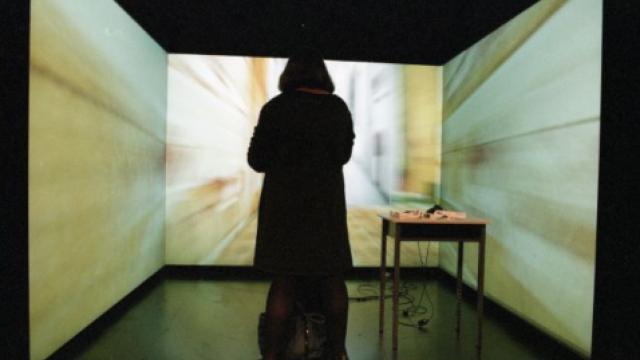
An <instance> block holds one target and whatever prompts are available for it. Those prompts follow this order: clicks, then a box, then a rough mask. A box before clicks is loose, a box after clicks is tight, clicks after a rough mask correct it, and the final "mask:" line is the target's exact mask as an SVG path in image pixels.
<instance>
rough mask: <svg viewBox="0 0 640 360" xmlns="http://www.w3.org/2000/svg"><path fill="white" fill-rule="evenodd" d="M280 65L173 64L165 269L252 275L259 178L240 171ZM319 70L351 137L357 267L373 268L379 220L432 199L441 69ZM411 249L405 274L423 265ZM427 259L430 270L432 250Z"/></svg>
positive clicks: (180, 60)
mask: <svg viewBox="0 0 640 360" xmlns="http://www.w3.org/2000/svg"><path fill="white" fill-rule="evenodd" d="M285 64H286V59H272V58H245V57H232V56H200V55H180V54H172V55H170V56H169V72H168V116H167V117H168V120H167V176H166V179H167V205H166V206H167V212H166V216H167V221H166V224H167V225H166V229H167V241H166V261H167V263H168V264H200V265H211V264H214V265H251V264H252V261H253V251H254V246H255V232H256V226H257V224H256V210H257V204H258V198H259V195H260V189H261V186H262V176H263V175H262V174H258V173H256V172H254V171H253V170H252V169H251V168H250V167H249V166H248V164H247V162H246V154H247V149H248V146H249V141H250V138H251V135H252V133H253V128H254V126H255V125H256V121H257V118H258V113H259V111H260V108H261V107H262V105H263V104H264V103H265V102H266V101H267V100H268V99H270V98H271V97H273V96H275V95H277V94H278V93H279V91H278V90H277V82H278V78H279V76H280V73H281V72H282V70H283V68H284V65H285ZM327 67H328V69H329V72H330V74H331V76H332V77H333V80H334V83H335V85H336V94H337V95H339V96H340V97H341V98H343V99H344V100H345V102H346V103H347V104H348V106H349V108H350V110H351V113H352V116H353V119H354V131H355V133H356V139H355V144H354V148H353V155H352V158H351V160H350V161H349V162H348V163H347V164H346V165H345V166H344V169H343V170H344V175H345V193H346V197H347V206H348V208H349V210H348V220H349V234H350V239H351V246H352V253H353V258H354V265H355V266H376V265H377V264H379V261H380V260H379V246H380V224H379V219H378V218H377V217H376V216H375V214H376V212H377V211H383V210H384V209H387V208H389V207H390V206H395V207H412V208H414V207H427V206H430V205H431V204H432V203H433V201H435V200H436V196H437V188H438V184H439V176H440V173H439V169H440V123H441V108H440V104H441V95H440V94H441V86H442V85H441V68H439V67H429V66H403V65H392V64H373V63H353V62H337V61H328V62H327ZM407 144H410V145H411V146H408V145H407ZM318 226H322V224H318ZM309 231H313V229H309ZM417 250H418V249H417V248H416V247H415V246H405V247H404V248H403V265H408V266H411V265H420V264H421V262H420V257H419V253H418V252H417ZM424 255H425V254H424V251H423V255H422V256H423V258H424ZM430 257H431V260H430V261H431V262H430V264H436V263H437V247H435V246H433V247H432V248H431V252H430ZM423 261H424V260H423Z"/></svg>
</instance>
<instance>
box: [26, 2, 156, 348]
mask: <svg viewBox="0 0 640 360" xmlns="http://www.w3.org/2000/svg"><path fill="white" fill-rule="evenodd" d="M30 27H31V28H30V35H31V44H30V55H31V58H30V69H29V312H30V321H29V332H30V340H29V343H30V348H31V349H30V354H31V356H30V358H31V359H34V360H38V359H44V358H46V357H47V356H49V355H51V353H52V352H54V351H55V350H56V349H58V348H59V347H60V346H62V345H63V344H64V343H65V342H66V341H68V340H69V339H71V338H72V337H73V336H74V335H76V334H77V333H78V332H80V331H81V330H82V329H84V328H85V327H86V326H87V325H89V324H90V323H91V322H92V321H93V320H95V319H96V318H97V317H98V316H100V315H101V314H103V313H104V312H105V311H106V310H108V309H109V308H110V307H112V306H113V305H114V304H116V303H117V302H118V301H119V300H120V299H122V298H123V297H124V296H125V295H127V294H128V293H129V292H130V291H131V290H133V289H134V288H135V287H136V286H138V285H139V284H141V283H142V282H143V281H144V280H146V279H147V278H148V277H149V276H151V275H152V274H153V273H154V272H155V271H157V270H158V269H159V268H161V267H162V266H163V265H164V238H165V236H164V219H165V216H164V196H165V195H164V194H165V184H164V167H165V159H164V157H165V148H164V144H165V118H166V79H167V76H166V69H167V62H166V54H165V52H164V51H163V50H162V48H161V47H160V46H158V45H157V44H156V43H155V42H154V41H153V40H152V39H151V38H150V37H149V36H148V35H147V34H146V33H145V32H144V31H143V30H142V29H141V28H140V27H139V26H138V25H137V24H136V23H135V22H134V21H133V20H132V19H131V18H130V17H129V16H128V15H127V14H126V13H125V12H124V11H123V10H122V9H120V8H119V7H118V6H117V5H116V4H115V3H114V2H112V1H108V0H94V1H74V0H38V1H32V2H31V22H30Z"/></svg>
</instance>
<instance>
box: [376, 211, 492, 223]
mask: <svg viewBox="0 0 640 360" xmlns="http://www.w3.org/2000/svg"><path fill="white" fill-rule="evenodd" d="M378 216H379V217H381V218H383V219H385V220H389V221H390V222H393V223H397V224H460V225H487V224H489V221H488V220H486V219H480V218H474V217H467V218H465V219H450V218H446V219H428V218H417V219H400V218H397V217H395V216H391V214H389V213H384V214H382V213H379V214H378Z"/></svg>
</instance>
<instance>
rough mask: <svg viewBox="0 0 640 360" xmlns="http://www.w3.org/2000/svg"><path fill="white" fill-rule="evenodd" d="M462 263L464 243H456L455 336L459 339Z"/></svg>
mask: <svg viewBox="0 0 640 360" xmlns="http://www.w3.org/2000/svg"><path fill="white" fill-rule="evenodd" d="M463 263H464V242H463V241H461V240H459V241H458V266H457V271H456V336H458V337H460V311H461V309H460V307H461V302H462V264H463Z"/></svg>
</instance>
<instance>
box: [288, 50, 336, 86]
mask: <svg viewBox="0 0 640 360" xmlns="http://www.w3.org/2000/svg"><path fill="white" fill-rule="evenodd" d="M303 86H304V87H310V88H316V89H322V90H326V91H328V92H330V93H333V91H334V90H335V87H334V86H333V81H331V76H330V75H329V71H327V67H326V66H325V65H324V61H323V60H322V56H320V53H319V52H317V51H316V50H314V49H302V50H300V51H298V52H297V53H295V54H294V55H292V56H291V57H290V58H289V61H287V65H286V66H285V67H284V71H283V72H282V74H281V75H280V81H279V83H278V89H280V91H283V92H284V91H290V90H295V89H297V88H299V87H303Z"/></svg>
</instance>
